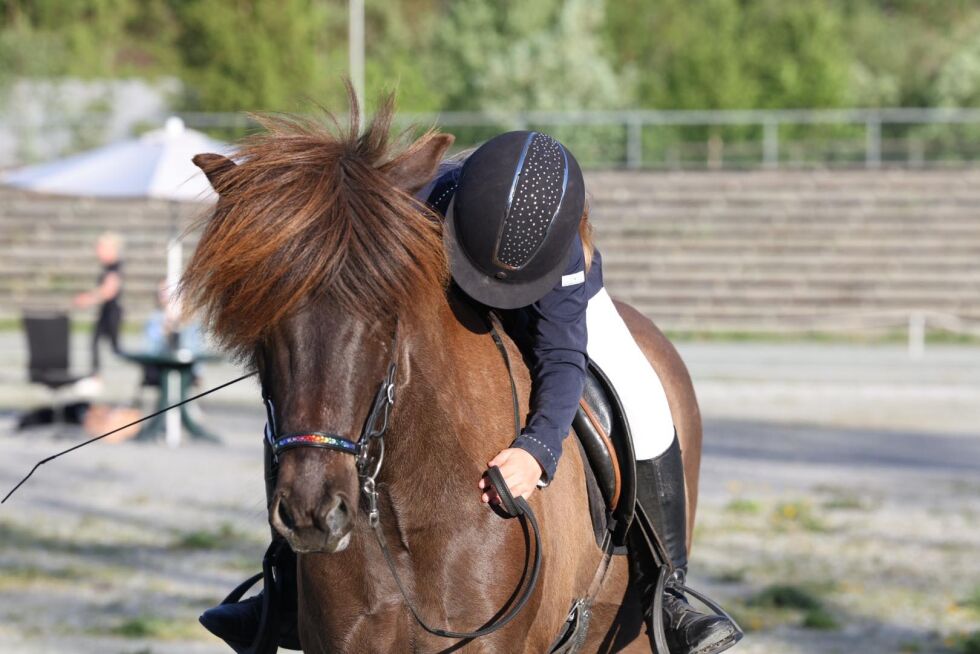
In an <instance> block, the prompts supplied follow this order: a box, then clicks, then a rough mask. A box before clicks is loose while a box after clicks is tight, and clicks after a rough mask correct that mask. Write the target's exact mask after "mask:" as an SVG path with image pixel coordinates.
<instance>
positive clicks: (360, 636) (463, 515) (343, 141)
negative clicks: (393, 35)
mask: <svg viewBox="0 0 980 654" xmlns="http://www.w3.org/2000/svg"><path fill="white" fill-rule="evenodd" d="M350 115H351V116H352V117H355V118H352V119H351V124H350V125H349V127H347V128H346V129H343V128H341V127H339V126H338V125H337V123H336V121H335V122H334V129H332V130H330V129H326V128H324V127H322V126H320V125H318V124H316V123H314V122H312V121H307V120H301V119H297V118H282V117H278V118H264V119H263V123H264V125H265V127H266V128H267V132H266V133H264V134H262V135H258V136H254V137H252V138H251V139H249V140H246V141H245V143H244V144H243V147H242V150H241V151H240V162H239V163H238V164H237V165H236V164H235V163H233V162H231V161H229V160H228V159H226V158H224V157H221V156H219V155H213V154H212V155H199V156H198V157H196V158H195V162H196V163H197V164H198V165H199V166H200V167H201V168H202V169H203V170H204V172H205V173H206V174H207V175H208V177H209V178H210V180H211V182H212V184H213V185H214V187H215V189H216V190H217V192H218V193H219V198H220V199H219V201H218V204H217V206H216V208H215V209H214V212H213V214H212V215H211V216H210V217H209V219H208V220H207V222H206V226H205V230H204V233H203V236H202V239H201V241H200V244H199V246H198V248H197V251H196V252H195V255H194V258H193V260H192V261H191V262H190V265H189V267H188V269H187V271H186V273H185V276H184V281H183V292H184V296H185V298H186V300H187V302H188V304H189V305H190V307H191V308H192V309H200V310H203V313H204V315H205V316H206V318H207V320H208V322H209V325H210V327H211V329H212V331H213V332H214V334H215V335H216V336H217V337H218V338H219V339H220V340H221V342H222V343H223V345H224V346H226V347H227V348H228V349H230V350H231V351H232V352H234V353H236V354H237V355H238V356H239V357H240V358H241V359H243V360H244V361H246V362H247V363H248V364H250V365H252V366H254V367H255V368H256V369H257V370H258V371H259V373H260V377H261V379H262V383H263V386H264V388H266V389H267V392H268V394H269V396H270V399H271V400H272V403H273V405H274V407H275V418H276V421H277V423H278V424H277V429H278V432H280V433H287V432H295V431H304V430H319V431H330V432H335V433H339V434H345V435H347V437H348V438H351V439H356V438H357V435H358V434H359V433H360V432H361V429H362V427H363V425H364V423H365V420H366V416H367V415H368V412H369V411H370V408H371V403H372V400H373V398H374V394H375V391H376V389H377V388H378V383H379V382H380V381H381V380H382V379H383V378H384V375H385V371H386V367H387V363H388V361H389V360H392V359H393V360H394V361H396V362H397V370H398V372H397V378H396V393H395V396H396V397H397V402H396V403H395V404H394V409H393V412H392V415H391V422H390V427H389V429H388V432H387V437H386V439H385V440H386V447H387V451H386V454H385V459H384V462H383V465H382V467H381V471H380V474H379V475H378V489H379V493H380V498H379V502H380V516H381V518H380V519H381V524H382V528H383V530H384V534H385V538H386V540H387V542H388V545H389V547H390V548H391V549H392V550H393V554H394V558H395V565H396V566H397V569H398V573H399V576H400V577H401V578H402V579H403V580H404V581H405V584H406V592H407V594H408V595H409V597H410V599H411V601H412V603H414V605H415V606H416V607H417V608H418V610H419V613H420V614H421V615H422V616H424V618H425V620H426V621H427V622H428V623H429V624H434V625H437V626H441V627H446V628H448V629H453V630H457V631H463V630H474V629H477V628H479V627H481V626H483V625H485V624H487V623H488V622H490V621H492V620H493V619H494V618H495V617H498V618H499V616H500V615H503V613H504V612H506V610H507V607H508V606H509V605H510V604H512V603H513V602H514V600H515V597H514V596H515V594H516V591H515V589H517V588H518V587H519V585H520V583H521V580H522V578H523V576H524V575H525V569H524V568H525V565H526V562H527V561H528V557H529V556H530V552H529V548H533V545H530V544H529V543H528V542H526V538H525V533H524V531H523V530H522V529H521V526H520V525H519V523H518V521H516V520H505V519H502V518H501V517H499V516H498V515H497V514H496V513H495V512H494V511H492V510H490V509H489V508H488V507H487V506H486V505H484V504H483V503H481V501H480V493H479V490H478V488H477V482H478V481H479V479H480V477H481V475H482V474H483V473H484V471H485V470H486V467H487V461H489V460H490V459H491V458H492V457H493V456H494V455H495V454H496V453H497V452H499V451H500V450H501V449H502V448H504V447H506V446H507V445H509V443H510V441H511V439H512V438H513V409H512V406H511V395H510V386H509V382H508V378H507V371H506V368H505V366H504V363H503V360H502V359H501V357H500V354H499V352H498V351H497V349H496V347H495V346H494V343H493V342H492V340H491V338H490V337H489V335H488V333H487V327H486V324H485V322H484V320H483V318H482V316H480V315H478V314H477V313H476V312H475V310H474V309H472V308H471V306H470V304H469V303H467V302H466V301H464V300H463V299H462V298H461V297H460V296H459V294H458V293H459V292H458V291H456V290H454V287H452V286H447V281H448V279H447V265H446V258H445V253H444V251H443V247H442V236H441V229H442V226H441V223H440V219H439V218H438V216H435V215H433V214H432V213H431V212H429V211H427V210H426V209H425V208H424V207H423V206H421V205H420V203H418V202H417V201H415V200H414V199H413V194H414V193H416V192H417V191H418V190H419V189H420V188H421V187H422V186H423V185H424V184H425V183H426V182H427V181H428V180H429V179H431V178H432V176H433V175H434V173H435V171H436V168H437V166H438V164H439V162H440V160H441V159H442V158H443V156H444V154H445V153H446V150H447V148H448V147H449V146H450V144H451V143H452V137H451V136H448V135H444V134H440V133H437V132H429V133H427V134H425V135H424V136H422V137H421V138H419V139H418V140H416V141H414V142H413V143H411V144H410V145H408V146H407V147H402V148H400V149H396V146H395V144H393V143H392V142H391V141H390V139H389V132H390V126H391V120H392V115H393V112H392V106H391V103H390V100H389V101H388V102H386V103H384V106H383V107H382V108H381V110H380V111H379V113H378V114H377V115H376V117H375V118H374V120H373V122H372V123H371V125H370V126H369V128H368V129H367V130H366V131H365V132H364V133H363V134H359V127H358V124H357V121H356V116H357V110H356V107H352V111H351V112H350ZM619 310H620V313H621V314H622V315H623V317H624V318H625V320H626V322H627V324H628V325H629V327H630V329H631V331H632V332H633V334H634V335H635V336H636V338H637V341H638V342H639V344H640V346H641V347H642V349H643V351H644V352H645V353H646V355H647V357H648V358H649V360H650V362H651V364H652V365H654V366H655V367H656V369H657V370H658V372H659V373H660V376H661V378H662V379H663V381H664V385H665V386H666V388H667V393H668V398H669V401H670V405H671V409H672V412H673V415H674V418H675V423H676V425H677V431H678V434H679V436H680V441H681V446H682V448H683V453H684V457H685V467H686V474H687V490H688V504H689V515H690V518H689V522H688V529H689V533H688V539H690V529H691V528H692V527H693V522H694V521H693V516H694V508H695V504H696V500H697V482H698V467H699V459H700V449H701V423H700V416H699V413H698V407H697V402H696V400H695V396H694V392H693V389H692V386H691V382H690V378H689V376H688V373H687V371H686V369H685V367H684V365H683V363H682V362H681V360H680V358H679V356H678V354H677V352H676V350H674V348H673V347H672V346H671V344H670V343H669V342H668V341H667V339H666V338H665V337H664V336H663V334H662V333H661V332H660V331H658V330H657V328H656V327H655V326H654V325H653V324H652V323H651V322H650V321H649V320H647V319H646V318H645V317H643V316H642V315H640V314H639V313H638V312H637V311H635V310H634V309H632V308H630V307H628V306H625V305H622V304H620V305H619ZM396 325H397V339H396V340H393V336H394V335H395V334H396ZM505 344H506V347H507V349H508V351H509V353H510V359H511V361H512V362H513V364H514V374H515V377H516V383H517V389H518V393H519V397H520V402H521V404H522V406H521V409H522V411H523V412H524V413H525V414H526V412H527V410H528V396H529V392H530V379H529V375H528V371H527V369H526V368H525V367H524V365H523V363H522V359H521V356H520V354H519V353H518V351H517V348H516V347H515V346H514V344H513V343H512V342H510V341H509V339H506V338H505ZM565 450H566V451H565V454H564V456H563V457H562V460H561V465H560V466H559V468H558V472H557V474H556V475H555V478H554V481H553V483H552V484H551V485H550V487H549V488H547V489H545V490H543V491H539V492H536V493H535V494H534V495H533V496H532V498H531V500H530V504H531V506H532V508H533V510H534V512H535V513H536V515H537V517H538V521H539V523H540V527H541V537H542V542H541V553H542V556H543V565H542V571H541V578H540V582H539V584H538V586H537V588H536V590H535V592H534V593H533V595H532V596H531V599H530V601H529V603H528V604H527V606H526V607H525V608H524V610H523V611H522V612H521V613H520V614H519V615H518V617H517V618H516V619H515V620H514V621H512V622H511V623H509V624H508V625H507V626H506V627H504V628H503V629H501V630H499V631H497V632H495V633H493V634H492V635H488V636H485V637H482V638H478V639H473V640H451V639H450V640H447V639H445V638H441V637H437V636H433V635H431V634H429V633H427V632H425V631H423V630H422V629H421V628H420V627H419V626H418V624H417V623H416V622H415V620H414V619H413V617H412V615H411V614H410V612H409V611H408V608H407V605H406V602H405V599H404V598H403V596H402V595H401V593H400V592H399V590H398V588H397V586H396V584H395V582H394V580H393V578H392V576H391V574H390V572H389V570H388V568H387V567H386V565H385V562H384V559H383V558H382V554H381V551H380V549H379V546H378V543H377V542H376V541H375V539H374V538H373V537H372V532H371V530H370V528H369V527H368V524H367V522H368V521H367V515H366V509H365V507H364V504H365V502H363V500H362V498H361V496H360V495H361V494H360V486H359V483H358V474H357V470H356V467H355V461H354V457H352V456H348V455H347V454H344V453H342V452H337V451H332V450H325V449H314V448H300V449H293V450H288V451H285V452H283V453H282V455H281V456H280V459H279V480H278V486H277V487H276V490H275V496H274V501H273V503H272V505H271V506H270V522H271V524H272V525H273V526H274V528H275V529H277V530H278V531H279V532H280V533H281V534H282V535H283V536H284V537H285V538H286V539H288V541H289V544H290V545H291V546H292V548H293V549H294V550H295V551H296V552H298V553H299V557H298V578H299V606H300V636H301V640H302V644H303V647H304V651H306V652H379V651H392V652H403V651H404V652H436V651H443V652H449V651H458V650H465V651H473V652H535V653H540V652H545V651H547V650H548V647H549V645H550V643H551V642H552V640H553V639H554V637H555V636H556V634H557V633H558V632H559V630H560V628H561V627H562V624H563V621H564V620H565V618H566V615H567V612H568V610H569V607H570V606H571V604H572V602H573V601H574V600H575V599H576V598H579V597H582V596H584V595H585V594H586V592H587V589H588V588H589V586H590V583H591V582H592V580H593V577H594V576H595V575H596V571H597V568H598V566H599V564H600V560H601V558H602V555H601V552H600V550H599V549H598V548H597V547H596V544H595V540H594V539H593V535H592V530H591V523H590V518H589V511H588V505H587V502H588V500H587V495H586V488H585V484H584V481H583V480H584V471H583V460H582V458H581V457H580V456H579V451H578V449H577V448H575V447H567V448H565ZM628 582H629V566H628V563H627V560H626V557H622V556H615V557H613V558H612V561H611V564H610V565H609V567H608V569H607V572H606V574H605V576H604V579H603V584H602V587H601V591H600V592H599V594H598V596H597V598H596V601H595V604H594V609H593V617H592V623H591V629H590V632H589V638H588V642H587V644H586V647H585V648H584V650H583V651H588V652H595V651H602V652H607V651H650V645H649V644H648V640H647V637H646V635H645V634H644V627H643V624H642V619H641V616H640V611H639V604H638V601H637V598H636V597H635V594H634V593H633V592H632V591H631V590H630V588H629V584H628Z"/></svg>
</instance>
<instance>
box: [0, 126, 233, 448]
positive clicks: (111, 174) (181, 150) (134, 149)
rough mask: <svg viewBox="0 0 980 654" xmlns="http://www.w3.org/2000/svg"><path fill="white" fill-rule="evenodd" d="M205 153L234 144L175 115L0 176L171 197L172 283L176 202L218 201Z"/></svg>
mask: <svg viewBox="0 0 980 654" xmlns="http://www.w3.org/2000/svg"><path fill="white" fill-rule="evenodd" d="M202 152H216V153H219V154H225V155H228V156H231V155H232V154H233V148H232V147H231V146H230V145H228V144H227V143H224V142H222V141H216V140H214V139H212V138H210V137H209V136H207V135H206V134H203V133H201V132H198V131H195V130H192V129H187V128H186V127H184V121H182V120H181V119H180V118H177V117H176V116H172V117H170V118H168V119H167V122H166V124H165V126H164V128H163V129H158V130H154V131H152V132H147V133H146V134H144V135H142V136H140V137H139V138H135V139H130V140H128V141H122V142H119V143H113V144H110V145H107V146H104V147H101V148H97V149H95V150H89V151H88V152H82V153H80V154H76V155H72V156H69V157H66V158H64V159H59V160H58V161H52V162H48V163H43V164H38V165H36V166H28V167H26V168H21V169H18V170H14V171H10V172H7V173H6V174H4V175H3V176H2V177H0V181H3V183H5V184H8V185H10V186H16V187H18V188H23V189H27V190H31V191H36V192H39V193H54V194H58V195H77V196H86V197H111V198H155V199H160V200H169V201H170V202H171V203H172V205H171V208H172V215H173V218H174V225H173V233H172V235H171V236H172V237H171V240H170V243H169V244H168V248H167V283H168V285H169V286H171V287H172V286H175V285H176V284H177V281H178V279H179V277H180V268H181V259H182V252H181V245H180V242H179V241H178V240H177V224H176V223H177V219H176V217H177V211H176V203H177V202H202V201H209V200H214V191H213V190H212V189H211V184H210V183H209V182H208V180H207V178H206V177H205V176H204V173H202V172H201V171H200V170H199V169H198V168H197V166H195V165H194V164H193V162H192V161H191V159H192V157H193V156H194V155H195V154H200V153H202ZM171 386H173V384H171ZM167 418H168V420H167V442H168V443H170V444H171V445H176V444H177V443H178V442H179V440H180V431H179V429H180V423H179V414H177V413H175V412H171V413H170V414H168V415H167Z"/></svg>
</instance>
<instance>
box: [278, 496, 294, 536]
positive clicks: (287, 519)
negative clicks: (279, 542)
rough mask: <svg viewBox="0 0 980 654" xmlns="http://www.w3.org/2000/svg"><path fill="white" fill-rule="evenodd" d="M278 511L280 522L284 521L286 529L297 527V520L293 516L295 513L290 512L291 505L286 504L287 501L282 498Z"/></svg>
mask: <svg viewBox="0 0 980 654" xmlns="http://www.w3.org/2000/svg"><path fill="white" fill-rule="evenodd" d="M276 511H277V512H278V514H279V520H280V522H282V524H283V526H285V527H286V529H289V530H292V529H295V528H296V520H295V519H294V518H293V514H292V513H290V511H289V507H287V506H286V502H284V501H282V500H280V501H279V506H278V507H276Z"/></svg>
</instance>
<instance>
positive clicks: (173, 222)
mask: <svg viewBox="0 0 980 654" xmlns="http://www.w3.org/2000/svg"><path fill="white" fill-rule="evenodd" d="M179 214H180V209H179V207H178V206H177V202H176V201H174V200H171V201H170V239H169V241H168V243H167V289H168V291H169V293H168V296H169V298H170V299H169V300H168V301H169V302H170V306H168V307H164V311H165V312H167V313H171V315H176V314H178V313H179V311H180V309H179V307H177V306H176V305H175V302H176V299H175V298H174V290H175V289H176V288H177V284H178V283H179V281H180V272H181V265H182V259H183V246H182V245H181V243H180V239H179V238H178V236H179V235H178V220H179ZM174 345H175V347H176V348H177V349H180V343H179V342H177V343H175V344H174ZM165 374H167V375H169V376H170V379H168V380H167V382H168V383H167V404H168V405H169V404H175V403H176V402H178V401H179V400H180V397H179V395H180V376H179V375H178V374H177V373H176V372H172V371H170V372H167V373H165ZM180 436H181V434H180V412H178V411H170V412H168V413H167V415H166V441H167V445H169V446H170V447H178V446H179V445H180Z"/></svg>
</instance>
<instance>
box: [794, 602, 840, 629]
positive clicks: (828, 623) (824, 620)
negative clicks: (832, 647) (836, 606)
mask: <svg viewBox="0 0 980 654" xmlns="http://www.w3.org/2000/svg"><path fill="white" fill-rule="evenodd" d="M803 627H804V628H805V629H822V630H828V631H829V630H833V629H840V623H839V622H838V621H837V618H835V617H834V615H833V614H832V613H831V612H830V611H828V610H827V608H826V607H819V608H816V609H812V610H810V611H807V612H806V613H804V614H803Z"/></svg>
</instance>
